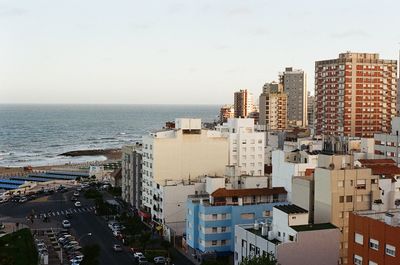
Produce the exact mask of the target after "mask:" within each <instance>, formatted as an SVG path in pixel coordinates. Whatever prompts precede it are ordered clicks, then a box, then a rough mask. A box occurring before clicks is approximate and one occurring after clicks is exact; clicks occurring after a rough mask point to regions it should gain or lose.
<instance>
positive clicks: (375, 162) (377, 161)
mask: <svg viewBox="0 0 400 265" xmlns="http://www.w3.org/2000/svg"><path fill="white" fill-rule="evenodd" d="M358 161H359V162H360V163H361V164H362V165H364V166H367V165H396V162H395V161H394V160H393V159H359V160H358Z"/></svg>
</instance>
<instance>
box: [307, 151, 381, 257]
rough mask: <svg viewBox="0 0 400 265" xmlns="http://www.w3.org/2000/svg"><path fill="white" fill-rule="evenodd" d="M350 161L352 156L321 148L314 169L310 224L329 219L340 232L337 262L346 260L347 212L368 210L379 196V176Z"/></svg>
mask: <svg viewBox="0 0 400 265" xmlns="http://www.w3.org/2000/svg"><path fill="white" fill-rule="evenodd" d="M336 150H338V149H336ZM353 164H354V157H353V156H352V155H348V154H343V153H342V154H341V153H339V152H338V151H335V152H334V151H331V150H329V151H328V149H324V151H323V153H321V154H319V156H318V165H317V167H316V168H315V171H314V185H315V187H314V192H315V194H314V223H316V224H319V223H327V222H330V223H332V224H333V225H335V226H337V227H338V228H339V230H340V231H341V237H340V258H341V259H340V264H348V261H349V259H348V258H347V246H348V242H347V240H348V237H349V214H350V213H351V212H353V211H361V210H370V209H371V207H372V203H373V202H374V201H375V200H377V199H380V191H379V186H378V181H379V177H378V176H376V175H373V174H372V171H371V169H370V168H366V167H355V166H353ZM350 259H351V257H350Z"/></svg>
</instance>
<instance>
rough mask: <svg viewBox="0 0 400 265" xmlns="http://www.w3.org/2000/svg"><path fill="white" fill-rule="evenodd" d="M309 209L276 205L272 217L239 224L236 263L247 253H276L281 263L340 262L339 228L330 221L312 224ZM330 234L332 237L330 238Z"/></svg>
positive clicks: (319, 264)
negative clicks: (309, 220) (249, 223)
mask: <svg viewBox="0 0 400 265" xmlns="http://www.w3.org/2000/svg"><path fill="white" fill-rule="evenodd" d="M308 219H309V217H308V212H307V210H305V209H303V208H301V207H299V206H297V205H294V204H292V205H279V206H274V208H273V213H272V222H271V218H266V219H265V220H262V221H261V220H260V221H258V222H256V223H255V224H253V225H236V226H235V261H234V262H235V263H234V264H235V265H238V264H239V263H240V262H241V261H243V259H244V258H246V257H253V256H261V255H266V256H268V255H270V254H272V255H273V256H274V257H275V258H276V259H277V261H278V264H281V265H298V264H307V265H321V264H324V265H336V264H338V260H339V235H340V232H339V230H338V229H337V228H336V227H335V226H333V225H332V224H330V223H326V224H316V225H315V224H309V223H308ZM328 238H329V240H327V239H328Z"/></svg>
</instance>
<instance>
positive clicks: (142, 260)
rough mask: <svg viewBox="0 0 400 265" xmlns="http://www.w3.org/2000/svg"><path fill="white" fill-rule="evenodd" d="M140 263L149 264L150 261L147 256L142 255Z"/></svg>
mask: <svg viewBox="0 0 400 265" xmlns="http://www.w3.org/2000/svg"><path fill="white" fill-rule="evenodd" d="M138 263H139V264H149V262H148V261H147V259H146V257H141V258H139V260H138Z"/></svg>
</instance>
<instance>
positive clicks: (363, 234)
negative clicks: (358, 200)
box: [348, 210, 400, 265]
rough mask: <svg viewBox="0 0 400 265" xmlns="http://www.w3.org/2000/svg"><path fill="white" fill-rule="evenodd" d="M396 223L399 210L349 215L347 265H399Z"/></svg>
mask: <svg viewBox="0 0 400 265" xmlns="http://www.w3.org/2000/svg"><path fill="white" fill-rule="evenodd" d="M399 221H400V213H399V210H391V211H387V212H375V211H360V212H354V213H350V218H349V239H348V242H349V248H348V257H349V259H348V260H349V262H348V264H349V265H364V264H368V265H380V264H384V265H397V264H400V253H399V251H400V240H399V238H400V222H399Z"/></svg>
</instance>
